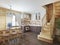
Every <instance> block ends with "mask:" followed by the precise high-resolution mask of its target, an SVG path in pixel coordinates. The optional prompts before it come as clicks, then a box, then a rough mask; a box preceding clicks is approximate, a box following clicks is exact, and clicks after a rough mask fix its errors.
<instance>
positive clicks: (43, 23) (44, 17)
mask: <svg viewBox="0 0 60 45" xmlns="http://www.w3.org/2000/svg"><path fill="white" fill-rule="evenodd" d="M46 23H47V20H46V15H44V16H43V18H42V28H43V27H44V25H45V24H46Z"/></svg>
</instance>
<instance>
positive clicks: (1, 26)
mask: <svg viewBox="0 0 60 45" xmlns="http://www.w3.org/2000/svg"><path fill="white" fill-rule="evenodd" d="M5 29H6V16H3V15H0V30H5Z"/></svg>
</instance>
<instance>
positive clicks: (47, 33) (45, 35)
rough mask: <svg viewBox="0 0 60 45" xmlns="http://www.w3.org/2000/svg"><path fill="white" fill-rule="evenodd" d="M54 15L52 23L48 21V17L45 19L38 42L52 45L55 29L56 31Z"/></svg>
mask: <svg viewBox="0 0 60 45" xmlns="http://www.w3.org/2000/svg"><path fill="white" fill-rule="evenodd" d="M54 19H55V17H54V15H53V16H52V18H51V20H50V22H47V21H46V15H45V16H44V17H43V20H42V29H41V32H40V34H39V35H38V36H37V37H38V40H41V41H44V42H48V43H52V42H53V38H52V36H53V29H54Z"/></svg>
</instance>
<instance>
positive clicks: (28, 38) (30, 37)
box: [21, 32, 60, 45]
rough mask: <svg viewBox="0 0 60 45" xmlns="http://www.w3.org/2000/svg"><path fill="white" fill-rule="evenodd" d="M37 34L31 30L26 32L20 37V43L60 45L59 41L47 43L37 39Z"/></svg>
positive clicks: (22, 44)
mask: <svg viewBox="0 0 60 45" xmlns="http://www.w3.org/2000/svg"><path fill="white" fill-rule="evenodd" d="M37 35H38V34H36V33H33V32H26V33H25V35H24V37H23V39H22V43H21V45H60V44H59V43H54V44H49V43H46V42H43V41H39V40H38V39H37Z"/></svg>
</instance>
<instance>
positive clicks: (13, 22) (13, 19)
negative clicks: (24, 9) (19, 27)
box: [12, 15, 15, 26]
mask: <svg viewBox="0 0 60 45" xmlns="http://www.w3.org/2000/svg"><path fill="white" fill-rule="evenodd" d="M12 26H15V15H13V17H12Z"/></svg>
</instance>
